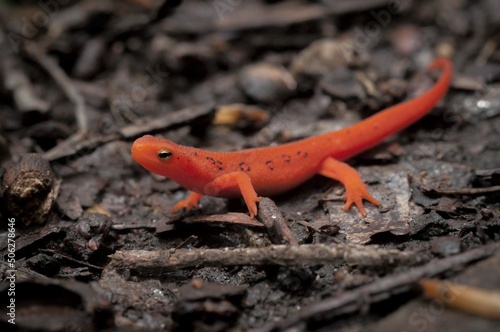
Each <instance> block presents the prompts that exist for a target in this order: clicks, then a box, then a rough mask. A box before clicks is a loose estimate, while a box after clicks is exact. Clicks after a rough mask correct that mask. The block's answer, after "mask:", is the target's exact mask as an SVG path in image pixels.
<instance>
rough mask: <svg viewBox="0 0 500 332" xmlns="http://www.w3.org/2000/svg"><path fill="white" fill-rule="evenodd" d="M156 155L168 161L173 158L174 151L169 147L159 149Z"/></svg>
mask: <svg viewBox="0 0 500 332" xmlns="http://www.w3.org/2000/svg"><path fill="white" fill-rule="evenodd" d="M156 155H157V156H158V159H160V160H163V161H167V160H169V159H170V158H172V152H170V151H168V150H167V149H160V150H158V153H157V154H156Z"/></svg>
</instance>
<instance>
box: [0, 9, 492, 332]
mask: <svg viewBox="0 0 500 332" xmlns="http://www.w3.org/2000/svg"><path fill="white" fill-rule="evenodd" d="M0 10H1V14H0V163H1V166H3V168H2V170H1V171H0V176H2V181H1V182H0V186H1V187H0V188H1V192H0V195H1V196H2V201H1V203H2V204H1V205H2V207H1V208H2V209H1V216H2V218H1V220H2V222H3V224H2V229H1V231H2V235H1V236H0V247H1V249H2V251H3V253H4V254H3V255H2V257H3V261H2V269H1V271H2V279H3V280H6V281H7V282H6V283H5V284H4V286H3V288H2V289H0V291H1V292H2V296H1V302H2V303H1V307H2V308H3V311H5V310H6V309H5V308H6V306H7V305H8V304H9V302H8V301H10V299H11V298H15V303H16V326H17V327H21V328H22V329H24V330H28V331H35V330H36V331H63V330H65V331H67V330H75V331H76V330H81V331H91V330H104V329H112V328H117V329H128V328H143V329H147V330H149V329H167V330H172V329H177V330H179V331H189V330H198V331H247V330H258V331H271V330H277V331H278V330H286V329H289V328H295V329H296V330H297V331H304V330H315V331H332V330H342V331H365V330H366V331H451V330H453V331H496V330H498V324H499V323H498V321H495V320H490V319H487V318H481V317H479V316H475V315H472V314H468V313H463V312H461V311H457V310H452V309H449V308H445V307H444V305H443V304H444V303H446V300H443V299H439V298H438V299H435V300H434V301H433V302H431V301H429V300H426V299H424V297H423V296H422V295H421V291H420V289H419V287H418V286H417V282H418V280H419V279H420V278H422V277H431V278H439V279H446V280H447V281H448V283H449V284H451V285H455V284H465V285H470V286H475V287H479V288H482V289H487V290H497V291H498V289H500V281H499V280H500V262H499V261H500V246H499V244H498V243H499V242H500V241H499V239H500V236H499V230H500V203H499V198H500V85H499V82H500V48H499V45H500V38H499V36H500V2H498V1H496V0H482V1H472V0H471V1H466V0H463V1H448V0H438V1H406V0H400V1H392V2H387V1H385V0H384V1H378V0H341V1H271V0H268V1H264V0H261V1H243V0H241V1H234V0H232V1H229V0H215V1H184V2H182V3H181V1H154V0H126V1H104V2H103V1H66V0H65V1H62V0H59V1H57V0H52V1H45V2H44V1H16V2H14V1H4V2H0ZM438 55H441V56H449V57H451V58H452V59H453V62H454V65H455V76H454V80H453V83H452V87H451V89H450V91H449V93H448V95H447V96H446V98H445V99H444V100H443V101H442V102H440V103H439V104H438V105H437V106H436V107H435V108H434V110H433V111H432V112H431V114H429V115H428V116H426V117H425V118H424V119H423V120H422V121H419V122H418V123H416V124H415V125H413V126H411V127H410V128H409V129H407V130H405V131H404V132H402V133H400V134H398V135H397V136H394V137H391V138H389V139H388V140H387V141H386V142H385V143H384V144H382V145H380V146H378V147H377V148H375V149H373V150H371V151H369V152H366V153H364V154H362V155H359V156H357V157H356V158H355V159H354V160H350V161H349V163H350V164H351V165H353V166H354V167H355V168H356V169H357V170H358V171H359V172H360V173H361V175H362V177H363V179H364V180H365V181H366V182H367V183H368V185H369V189H370V191H371V192H372V193H373V194H374V196H375V197H376V198H377V199H379V200H380V201H381V202H382V206H381V207H380V208H376V207H375V206H373V205H370V204H368V203H367V204H365V206H366V208H367V212H368V217H367V218H362V217H360V215H359V213H358V211H357V210H356V209H351V211H350V212H349V213H344V212H343V209H342V206H343V202H342V199H341V197H342V195H343V188H342V186H341V185H339V184H338V183H335V182H334V181H330V180H327V179H324V178H321V177H315V178H313V179H312V180H310V181H308V182H307V183H305V184H304V185H302V186H300V187H299V188H297V189H295V190H293V191H291V192H289V193H286V194H284V195H281V196H280V197H273V198H272V199H273V201H271V200H265V201H263V202H262V203H261V204H260V207H259V216H258V219H257V220H250V219H249V217H248V216H247V215H246V213H247V211H246V208H245V206H244V204H243V203H242V202H241V201H238V200H236V201H227V200H223V199H217V198H210V197H205V198H204V199H203V200H202V202H201V203H202V204H201V207H200V208H199V209H198V210H196V211H193V212H191V213H189V214H184V215H181V214H178V215H175V216H172V215H171V214H169V210H170V209H171V207H172V206H173V205H174V204H175V203H176V202H177V201H179V200H180V199H182V198H183V197H185V193H186V192H185V190H184V189H183V188H181V187H179V186H178V185H177V184H175V183H173V182H171V181H170V180H168V179H164V178H161V177H159V176H156V175H153V174H150V173H148V172H147V171H145V170H144V169H142V168H141V167H140V166H139V165H137V164H136V163H134V162H133V160H132V159H131V157H130V146H131V143H132V142H133V140H134V139H135V138H137V137H140V136H142V135H144V134H155V135H159V136H164V137H167V138H169V139H172V140H174V141H176V142H178V143H180V144H185V145H193V146H197V147H202V148H206V149H213V150H220V151H222V150H226V151H227V150H235V149H241V148H246V147H254V146H267V145H270V144H280V143H284V142H288V141H292V140H295V139H299V138H303V137H308V136H312V135H316V134H318V133H320V132H326V131H331V130H335V129H338V128H341V127H345V126H348V125H350V124H352V123H356V122H358V121H361V120H362V119H363V118H365V117H367V116H369V115H370V114H373V113H375V112H377V111H379V110H381V109H383V108H384V107H387V106H390V105H393V104H395V103H398V102H400V101H402V100H404V99H405V98H410V97H414V96H417V95H418V94H420V93H422V91H424V90H426V89H427V88H429V87H430V86H431V85H432V83H433V79H434V78H435V75H429V74H426V73H425V65H426V64H427V63H428V62H430V61H431V60H432V59H433V58H434V57H436V56H438ZM30 153H31V154H30ZM49 163H50V164H49ZM275 204H276V205H275ZM280 215H282V216H283V218H281V217H280ZM14 220H15V222H13V221H14ZM9 223H10V225H9ZM263 225H264V226H263ZM9 233H10V234H14V233H15V251H14V247H13V246H12V245H13V242H12V241H11V242H10V243H9ZM11 236H13V235H11ZM11 239H12V238H11ZM9 245H10V246H9ZM225 248H227V249H225ZM9 252H14V253H15V254H12V253H11V255H10V256H9ZM9 258H10V259H13V258H15V262H14V260H10V261H9ZM11 264H13V265H11ZM12 269H16V270H17V274H16V282H15V296H14V295H12V294H10V292H9V287H10V288H12V285H11V284H10V282H9V280H10V279H6V277H8V276H10V275H11V274H12V273H11V272H10V271H9V270H12ZM488 294H491V296H492V298H494V296H498V295H495V293H494V292H491V293H488ZM497 294H498V293H497ZM488 296H489V295H488ZM465 301H466V302H467V300H465ZM496 310H497V311H498V310H500V309H498V308H497V309H496ZM11 318H12V317H9V316H7V313H6V312H2V314H1V316H0V321H1V322H0V324H3V325H2V326H0V329H1V330H2V331H3V330H7V328H10V327H12V326H11V325H10V324H9V323H8V322H7V321H8V320H9V319H11Z"/></svg>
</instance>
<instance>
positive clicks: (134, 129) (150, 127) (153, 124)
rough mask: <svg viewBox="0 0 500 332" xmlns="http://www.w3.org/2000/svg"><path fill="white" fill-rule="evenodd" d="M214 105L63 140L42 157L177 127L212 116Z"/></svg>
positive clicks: (70, 153) (85, 150) (83, 150)
mask: <svg viewBox="0 0 500 332" xmlns="http://www.w3.org/2000/svg"><path fill="white" fill-rule="evenodd" d="M213 113H214V105H213V104H212V103H209V104H204V105H198V106H193V107H189V108H185V109H182V110H179V111H176V112H172V113H167V114H165V115H163V116H161V117H157V118H153V119H149V120H148V121H146V122H142V123H139V124H132V125H129V126H126V127H123V128H121V129H120V130H119V132H117V133H110V134H106V135H96V136H95V137H88V138H86V139H81V140H79V141H71V142H64V143H67V144H64V143H60V144H58V145H56V146H55V147H54V148H52V149H51V150H49V151H47V152H45V153H44V155H43V157H44V158H45V159H47V160H49V161H55V160H59V159H62V158H68V157H72V156H75V155H79V154H81V155H83V154H88V153H90V152H92V151H94V150H95V149H96V148H97V147H99V146H101V145H103V144H106V143H109V142H111V141H115V140H118V139H134V138H136V137H139V136H141V135H144V134H152V133H155V132H159V131H163V130H167V129H172V128H177V127H180V126H182V125H186V124H188V123H190V122H194V121H197V120H199V119H201V118H204V117H207V116H212V115H213Z"/></svg>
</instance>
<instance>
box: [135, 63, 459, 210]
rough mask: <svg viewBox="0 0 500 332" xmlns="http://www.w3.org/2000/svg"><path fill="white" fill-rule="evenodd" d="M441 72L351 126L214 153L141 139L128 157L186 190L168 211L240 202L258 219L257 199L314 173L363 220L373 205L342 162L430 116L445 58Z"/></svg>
mask: <svg viewBox="0 0 500 332" xmlns="http://www.w3.org/2000/svg"><path fill="white" fill-rule="evenodd" d="M436 68H437V69H440V70H441V72H442V73H441V76H440V78H439V79H438V81H437V82H436V83H435V84H434V86H433V87H431V88H430V89H429V90H427V91H426V92H425V93H423V94H422V95H421V96H419V97H416V98H414V99H411V100H408V101H404V102H402V103H400V104H397V105H394V106H391V107H389V108H387V109H385V110H383V111H381V112H379V113H377V114H374V115H372V116H370V117H368V118H366V119H365V120H364V121H362V122H360V123H357V124H355V125H353V126H350V127H347V128H344V129H341V130H338V131H333V132H329V133H326V134H321V135H317V136H312V137H309V138H305V139H302V140H298V141H295V142H291V143H287V144H282V145H278V146H271V147H261V148H252V149H245V150H240V151H235V152H213V151H206V150H202V149H197V148H194V147H189V146H183V145H179V144H176V143H174V142H172V141H169V140H166V139H163V138H158V137H153V136H151V135H145V136H143V137H141V138H138V139H137V140H136V141H135V142H134V143H133V145H132V158H133V159H134V160H135V161H136V162H137V163H139V164H140V165H141V166H143V167H144V168H146V169H147V170H149V171H151V172H153V173H156V174H160V175H163V176H166V177H168V178H170V179H172V180H174V181H175V182H177V183H178V184H180V185H181V186H183V187H184V188H186V189H189V190H191V193H190V194H189V196H188V197H187V198H186V199H184V200H182V201H180V202H179V203H177V204H176V205H175V206H174V207H173V208H172V211H171V212H172V213H173V212H176V211H178V210H180V209H183V208H184V209H186V210H190V209H192V208H194V207H196V206H197V205H198V203H199V201H200V199H201V197H202V196H203V195H209V196H216V197H224V198H238V197H243V199H244V200H245V203H246V205H247V208H248V211H249V212H250V217H251V218H254V217H255V215H256V214H257V203H258V202H259V201H260V198H259V196H258V195H261V196H273V195H277V194H280V193H284V192H286V191H288V190H290V189H292V188H294V187H297V186H298V185H300V184H301V183H303V182H305V181H307V180H308V179H310V178H311V177H312V176H314V175H315V174H321V175H323V176H325V177H327V178H330V179H334V180H337V181H339V182H341V183H342V184H343V185H344V187H345V197H344V198H345V201H346V202H345V205H344V210H345V211H346V212H347V211H348V210H349V208H350V207H351V205H352V204H355V205H356V206H357V208H358V210H359V211H360V213H361V215H363V216H366V211H365V209H364V207H363V200H367V201H369V202H371V203H373V204H375V205H377V206H379V205H380V202H379V201H378V200H376V199H375V198H374V197H373V196H372V195H371V194H370V193H369V192H368V190H367V186H366V185H365V184H364V183H363V181H362V180H361V177H360V176H359V174H358V173H357V172H356V170H355V169H354V168H352V167H351V166H349V165H348V164H346V163H344V162H342V160H345V159H348V158H350V157H352V156H354V155H356V154H358V153H360V152H362V151H365V150H367V149H369V148H371V147H373V146H374V145H376V144H378V143H379V142H381V141H382V140H383V139H385V138H386V137H387V136H389V135H391V134H394V133H396V132H398V131H400V130H402V129H404V128H405V127H407V126H409V125H410V124H412V123H414V122H415V121H417V120H419V119H420V118H422V117H423V116H424V115H425V114H426V113H428V112H429V111H430V110H431V109H432V108H433V106H434V105H435V104H436V103H437V102H438V101H439V100H440V99H441V98H442V97H443V96H444V95H445V94H446V92H447V90H448V87H449V85H450V81H451V76H452V72H453V67H452V64H451V62H450V60H449V59H447V58H438V59H435V60H434V61H433V62H432V63H431V64H430V65H429V66H428V70H431V69H436Z"/></svg>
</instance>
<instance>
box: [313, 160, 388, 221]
mask: <svg viewBox="0 0 500 332" xmlns="http://www.w3.org/2000/svg"><path fill="white" fill-rule="evenodd" d="M318 173H319V174H321V175H323V176H326V177H328V178H330V179H334V180H337V181H339V182H340V183H342V184H343V185H344V187H345V201H346V202H345V205H344V211H346V212H347V211H348V210H349V208H350V207H351V205H352V204H353V203H354V204H355V205H356V207H357V208H358V210H359V212H360V213H361V215H362V216H363V217H366V211H365V208H364V207H363V199H365V200H367V201H369V202H371V203H373V204H375V205H377V206H379V205H380V202H379V201H377V200H376V199H375V198H374V197H373V196H372V195H371V194H370V193H369V192H368V189H367V186H366V184H364V183H363V180H361V177H360V176H359V174H358V172H357V171H356V170H355V169H354V168H352V167H351V166H349V165H347V164H346V163H344V162H341V161H338V160H336V159H334V158H331V157H328V158H326V159H325V160H324V161H323V163H322V164H321V168H320V170H319V172H318Z"/></svg>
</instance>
